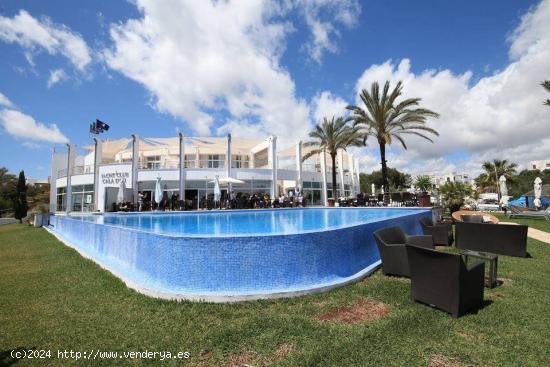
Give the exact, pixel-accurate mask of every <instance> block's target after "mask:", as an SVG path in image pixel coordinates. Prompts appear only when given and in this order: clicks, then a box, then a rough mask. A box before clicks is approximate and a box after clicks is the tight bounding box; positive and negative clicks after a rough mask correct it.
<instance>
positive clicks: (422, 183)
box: [414, 176, 432, 192]
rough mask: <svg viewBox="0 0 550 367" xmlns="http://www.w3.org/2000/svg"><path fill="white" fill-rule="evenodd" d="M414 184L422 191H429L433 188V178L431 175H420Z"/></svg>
mask: <svg viewBox="0 0 550 367" xmlns="http://www.w3.org/2000/svg"><path fill="white" fill-rule="evenodd" d="M414 185H415V186H416V187H418V188H419V189H420V191H422V192H428V190H430V189H431V188H432V179H431V178H430V176H418V177H417V178H416V181H415V182H414Z"/></svg>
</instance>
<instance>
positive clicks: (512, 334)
mask: <svg viewBox="0 0 550 367" xmlns="http://www.w3.org/2000/svg"><path fill="white" fill-rule="evenodd" d="M528 250H529V253H530V254H531V255H532V258H530V259H517V258H508V257H501V258H500V259H499V269H498V271H499V274H498V275H499V277H500V278H506V279H509V281H507V282H506V283H505V285H502V286H499V287H497V288H495V289H492V290H486V293H485V298H486V300H488V305H486V306H485V307H484V308H483V309H481V310H480V311H479V312H478V313H476V314H470V315H466V316H464V317H462V318H460V319H453V318H451V317H450V316H449V315H447V314H446V313H444V312H441V311H438V310H435V309H432V308H429V307H426V306H423V305H420V304H415V303H413V302H411V300H410V293H409V287H410V283H409V281H408V280H406V279H401V278H391V277H386V276H383V275H382V274H381V273H380V272H379V271H378V272H376V273H374V274H373V275H372V276H370V277H368V278H367V279H365V280H364V281H362V282H359V283H356V284H353V285H350V286H346V287H343V288H340V289H337V290H334V291H330V292H327V293H322V294H317V295H311V296H305V297H299V298H293V299H286V300H275V301H258V302H248V303H241V304H206V303H190V302H175V301H164V300H157V299H152V298H148V297H146V296H143V295H141V294H139V293H136V292H134V291H132V290H130V289H128V288H126V287H125V285H124V284H123V283H122V282H121V281H119V280H118V279H117V278H115V277H113V276H112V275H111V274H110V273H108V272H106V271H104V270H102V269H101V268H100V267H99V266H97V265H96V264H95V263H93V262H92V261H89V260H85V259H83V258H82V257H81V256H80V255H79V254H78V253H77V252H75V251H74V250H72V249H70V248H68V247H66V246H64V245H63V244H61V243H60V242H58V241H57V240H56V239H55V238H54V237H53V236H51V235H49V234H48V233H47V232H46V231H45V230H42V229H36V228H31V227H27V226H23V225H8V226H2V227H0V274H1V277H0V353H2V355H0V365H2V363H8V362H9V361H10V359H9V356H8V354H9V351H10V350H11V349H13V348H18V347H23V348H33V349H50V350H52V351H53V352H54V356H52V359H50V360H46V361H44V360H42V361H41V362H42V363H40V364H41V365H44V364H46V365H81V364H83V363H82V362H83V361H82V360H81V361H75V360H62V361H61V360H58V359H56V356H57V355H56V353H57V350H70V349H72V350H74V351H86V350H92V349H95V350H97V349H100V350H103V351H119V352H122V351H144V350H148V351H170V352H172V353H174V352H177V351H188V352H189V353H190V358H189V359H188V360H186V361H185V363H184V365H189V366H225V365H227V366H229V365H232V364H236V365H238V364H239V363H241V364H242V363H247V364H249V365H252V366H259V365H277V366H404V365H407V366H428V365H438V366H445V365H446V366H463V365H464V366H466V365H476V366H520V365H521V366H543V365H550V312H549V311H548V310H549V309H550V282H549V279H550V244H545V243H541V242H537V241H534V240H529V245H528ZM365 298H366V299H370V300H373V301H376V302H381V303H384V304H387V305H388V306H389V313H388V314H387V315H386V316H385V317H383V318H381V319H379V320H375V321H368V322H364V323H359V324H352V325H347V324H341V323H337V322H326V321H319V316H320V315H323V314H326V313H327V312H330V310H331V309H332V308H333V307H337V306H338V307H344V306H349V305H352V304H355V303H357V301H358V300H360V299H365ZM145 362H148V363H149V364H157V363H158V360H157V361H151V360H149V361H146V360H131V359H129V360H117V365H120V364H126V365H136V364H142V363H145ZM154 362H156V363H154ZM437 363H439V364H437ZM36 364H37V361H33V360H28V359H22V360H19V361H18V362H17V366H19V365H21V366H30V365H36ZM95 364H98V365H112V364H113V361H112V360H108V359H103V360H99V361H95V363H94V365H95ZM165 364H167V365H181V361H177V360H169V361H165Z"/></svg>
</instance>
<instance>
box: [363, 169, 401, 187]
mask: <svg viewBox="0 0 550 367" xmlns="http://www.w3.org/2000/svg"><path fill="white" fill-rule="evenodd" d="M359 182H360V185H361V191H362V192H371V185H372V184H374V185H375V186H376V187H382V185H383V182H384V181H383V179H382V171H381V170H378V171H372V172H371V173H361V174H360V175H359ZM388 183H389V185H390V188H391V190H400V189H403V188H405V187H410V185H411V175H409V174H408V173H404V172H400V171H398V170H396V169H395V168H390V167H388Z"/></svg>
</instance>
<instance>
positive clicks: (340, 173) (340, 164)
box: [332, 149, 346, 200]
mask: <svg viewBox="0 0 550 367" xmlns="http://www.w3.org/2000/svg"><path fill="white" fill-rule="evenodd" d="M337 158H338V176H340V195H342V197H345V196H346V190H344V151H343V150H342V149H340V150H339V151H338V153H337ZM335 168H336V167H332V169H335ZM334 199H335V200H336V198H334Z"/></svg>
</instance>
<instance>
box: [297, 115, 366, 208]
mask: <svg viewBox="0 0 550 367" xmlns="http://www.w3.org/2000/svg"><path fill="white" fill-rule="evenodd" d="M309 137H310V138H312V139H314V140H311V141H308V142H305V143H304V145H303V146H304V147H315V148H314V149H313V150H311V151H309V152H308V153H307V154H306V155H304V156H303V158H302V161H305V160H306V159H308V158H310V157H311V156H313V155H315V154H319V153H321V152H326V153H328V154H329V155H330V158H331V160H332V197H333V198H334V199H335V198H336V154H337V152H338V150H340V149H342V150H346V149H347V148H349V147H351V146H354V147H358V146H363V145H364V144H365V142H364V139H363V135H362V134H360V132H359V129H358V128H356V127H352V126H349V125H348V124H347V122H346V120H344V119H343V118H342V117H338V118H336V119H335V118H334V117H332V118H331V119H330V120H329V119H327V118H326V117H325V118H323V122H322V123H321V124H320V125H319V124H318V125H316V126H315V129H313V131H311V132H310V133H309ZM340 169H342V167H340Z"/></svg>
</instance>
